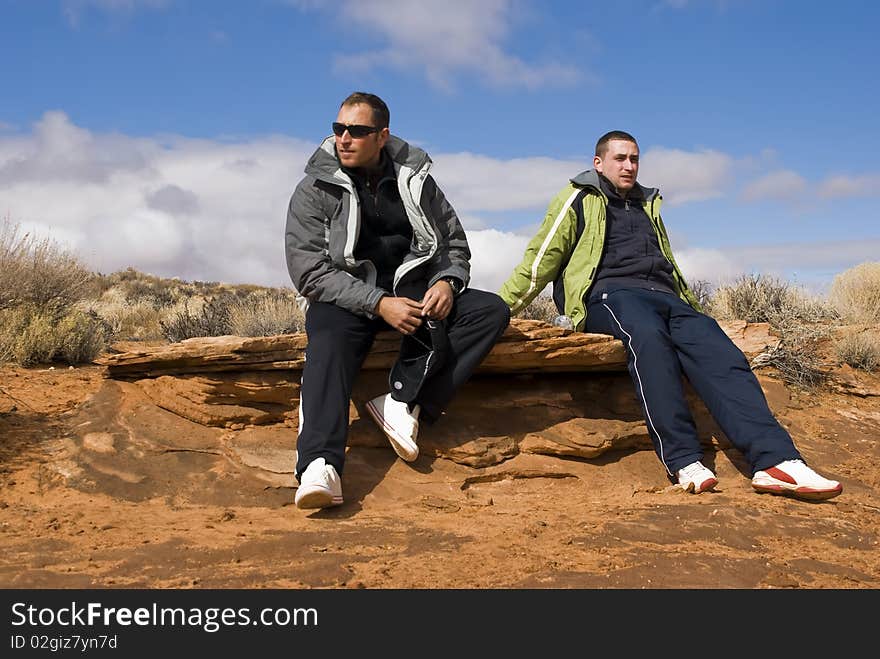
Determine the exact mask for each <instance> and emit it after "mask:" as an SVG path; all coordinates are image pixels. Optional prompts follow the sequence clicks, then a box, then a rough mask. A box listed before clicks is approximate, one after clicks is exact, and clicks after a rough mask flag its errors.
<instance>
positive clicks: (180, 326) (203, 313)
mask: <svg viewBox="0 0 880 659" xmlns="http://www.w3.org/2000/svg"><path fill="white" fill-rule="evenodd" d="M199 300H200V298H194V299H193V300H184V301H183V304H182V306H181V307H179V308H178V309H177V310H176V311H173V312H171V313H170V314H169V315H168V317H167V318H166V319H165V320H161V321H159V325H160V326H161V328H162V333H163V335H164V336H165V338H166V339H168V340H169V341H171V342H172V343H173V342H177V341H183V340H184V339H191V338H193V337H197V336H224V335H226V334H231V329H230V323H229V306H230V302H231V301H230V299H229V296H228V295H219V296H216V297H209V298H207V299H205V300H203V301H201V303H200V302H199Z"/></svg>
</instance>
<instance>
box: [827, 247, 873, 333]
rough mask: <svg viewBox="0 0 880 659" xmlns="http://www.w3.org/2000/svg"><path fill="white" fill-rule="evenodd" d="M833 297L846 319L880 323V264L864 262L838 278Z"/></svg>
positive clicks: (834, 284) (831, 293) (838, 309)
mask: <svg viewBox="0 0 880 659" xmlns="http://www.w3.org/2000/svg"><path fill="white" fill-rule="evenodd" d="M829 298H830V300H831V303H832V304H833V305H834V308H835V309H837V311H838V312H839V313H840V315H841V316H842V317H843V318H845V319H846V320H849V321H852V322H855V323H880V262H867V263H861V264H859V265H857V266H855V267H853V268H850V269H849V270H846V271H844V272H842V273H840V274H839V275H837V276H836V277H835V278H834V282H833V283H832V284H831V292H830V294H829Z"/></svg>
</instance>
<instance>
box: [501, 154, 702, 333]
mask: <svg viewBox="0 0 880 659" xmlns="http://www.w3.org/2000/svg"><path fill="white" fill-rule="evenodd" d="M636 185H639V184H638V183H636ZM639 187H640V188H641V191H642V193H643V199H644V200H645V201H644V202H643V206H644V209H645V212H646V213H647V214H648V217H649V218H651V225H652V226H653V227H654V231H655V232H656V233H657V240H658V242H659V243H660V251H661V252H663V256H665V257H666V259H667V260H668V261H669V262H670V263H671V264H672V269H673V272H672V278H673V280H674V282H675V290H676V292H677V293H678V295H679V297H681V299H682V300H684V301H685V302H687V303H688V304H689V305H691V306H692V307H693V308H694V309H696V310H697V311H702V309H701V307H700V304H699V302H698V301H697V298H696V296H695V295H694V294H693V292H691V290H690V289H689V288H688V285H687V282H685V279H684V276H683V275H682V274H681V270H679V268H678V265H677V264H676V263H675V258H674V257H673V256H672V248H671V247H670V246H669V237H668V236H667V235H666V228H665V227H664V226H663V220H662V219H661V218H660V205H661V201H662V197H661V196H660V194H659V192H658V191H657V189H655V188H644V187H642V186H639ZM607 203H608V198H607V197H606V196H605V194H604V193H603V192H602V190H601V188H600V187H599V174H598V173H597V172H596V171H595V170H593V169H590V170H587V171H585V172H581V173H580V174H578V175H577V176H575V177H574V178H573V179H571V182H570V183H569V184H568V185H566V186H565V187H564V188H563V189H562V190H561V191H560V192H559V193H558V194H557V195H556V196H555V197H554V198H553V200H552V201H551V202H550V205H549V207H548V208H547V214H546V215H545V217H544V221H543V223H542V224H541V228H540V229H539V230H538V233H537V234H535V236H534V238H532V240H531V241H530V242H529V244H528V247H526V252H525V255H524V256H523V259H522V261H521V262H520V264H519V265H518V266H516V268H514V270H513V273H512V274H511V275H510V277H509V278H508V279H507V281H506V282H505V283H504V285H503V286H502V287H501V290H500V291H499V293H498V294H499V295H500V296H501V298H502V299H503V300H504V301H505V302H506V303H507V304H508V306H509V307H510V312H511V314H512V315H516V314H517V313H519V312H520V311H521V310H522V309H523V308H524V307H525V306H527V305H528V304H529V302H531V301H532V300H533V299H534V298H535V297H536V296H537V295H538V294H539V293H540V292H541V291H543V290H544V288H545V287H546V286H547V284H549V283H550V282H552V281H556V280H557V279H561V283H562V285H563V287H564V291H565V303H564V309H562V310H561V311H562V313H564V314H565V315H567V316H569V317H570V318H571V321H572V323H573V325H574V328H575V329H576V330H578V331H581V332H582V331H583V329H584V323H585V321H586V319H587V309H586V300H587V298H588V294H589V290H590V287H591V286H592V285H593V280H594V278H595V276H596V269H597V268H598V267H599V261H600V260H601V258H602V252H603V248H604V246H605V206H606V204H607ZM575 204H580V205H581V208H582V210H583V218H584V224H583V226H582V227H580V228H579V227H578V217H577V212H576V210H575V206H574V205H575Z"/></svg>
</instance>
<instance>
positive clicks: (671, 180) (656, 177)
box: [639, 147, 733, 205]
mask: <svg viewBox="0 0 880 659" xmlns="http://www.w3.org/2000/svg"><path fill="white" fill-rule="evenodd" d="M641 156H642V158H641V166H640V168H639V181H640V182H641V183H643V184H644V185H647V186H649V187H659V188H660V191H661V193H662V194H663V199H664V200H665V201H667V202H669V203H670V204H673V205H675V204H684V203H687V202H691V201H703V200H705V199H713V198H715V197H720V196H722V195H723V194H724V193H725V189H726V187H727V186H729V185H730V181H731V172H732V166H733V159H732V158H731V157H730V156H729V155H727V154H725V153H721V152H719V151H711V150H704V151H682V150H680V149H666V148H663V147H655V148H652V149H649V150H648V151H645V152H644V153H643V154H641Z"/></svg>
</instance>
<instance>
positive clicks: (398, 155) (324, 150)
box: [305, 135, 431, 184]
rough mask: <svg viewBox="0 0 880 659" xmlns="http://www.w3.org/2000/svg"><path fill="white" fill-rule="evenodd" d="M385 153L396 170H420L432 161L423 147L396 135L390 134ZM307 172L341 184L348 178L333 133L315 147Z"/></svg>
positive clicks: (306, 168)
mask: <svg viewBox="0 0 880 659" xmlns="http://www.w3.org/2000/svg"><path fill="white" fill-rule="evenodd" d="M384 151H385V153H386V154H387V155H388V157H389V158H391V162H392V163H393V164H394V171H395V172H399V171H400V168H401V167H402V166H406V167H407V168H409V169H411V170H413V171H418V170H419V169H421V168H422V167H423V166H424V165H425V164H426V163H429V162H431V159H430V157H428V154H427V153H425V152H424V151H423V150H422V149H420V148H418V147H416V146H413V145H411V144H409V143H408V142H406V141H404V140H402V139H400V138H399V137H397V136H395V135H389V136H388V141H387V142H386V143H385V148H384ZM305 172H306V174H308V175H310V176H314V177H315V178H318V179H321V180H324V181H329V182H331V183H336V184H339V183H340V180H343V181H346V180H348V176H347V175H346V174H345V173H344V172H343V170H342V166H341V164H340V163H339V158H337V157H336V140H335V139H334V138H333V136H332V135H330V136H329V137H327V138H325V139H324V141H323V142H321V145H320V146H319V147H318V148H317V149H315V152H314V153H313V154H312V157H311V158H309V161H308V162H307V163H306V167H305Z"/></svg>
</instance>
